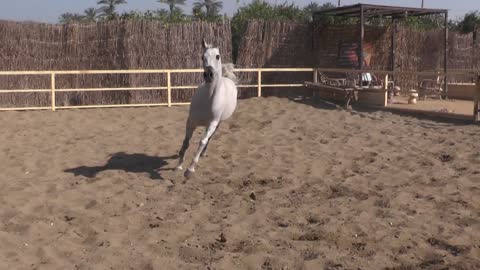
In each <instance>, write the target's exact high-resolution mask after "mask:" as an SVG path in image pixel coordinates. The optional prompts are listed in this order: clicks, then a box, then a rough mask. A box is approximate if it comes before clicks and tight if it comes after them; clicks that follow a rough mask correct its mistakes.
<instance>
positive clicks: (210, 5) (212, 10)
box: [193, 0, 223, 17]
mask: <svg viewBox="0 0 480 270" xmlns="http://www.w3.org/2000/svg"><path fill="white" fill-rule="evenodd" d="M222 8H223V3H222V1H218V0H198V1H196V2H194V3H193V11H194V12H197V13H200V11H203V9H205V13H204V14H205V16H206V17H218V16H220V11H221V10H222ZM194 15H195V13H194Z"/></svg>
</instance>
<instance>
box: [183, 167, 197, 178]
mask: <svg viewBox="0 0 480 270" xmlns="http://www.w3.org/2000/svg"><path fill="white" fill-rule="evenodd" d="M194 174H195V172H194V171H191V170H190V169H187V170H186V171H185V173H184V174H183V176H185V178H187V179H190V178H192V176H193V175H194Z"/></svg>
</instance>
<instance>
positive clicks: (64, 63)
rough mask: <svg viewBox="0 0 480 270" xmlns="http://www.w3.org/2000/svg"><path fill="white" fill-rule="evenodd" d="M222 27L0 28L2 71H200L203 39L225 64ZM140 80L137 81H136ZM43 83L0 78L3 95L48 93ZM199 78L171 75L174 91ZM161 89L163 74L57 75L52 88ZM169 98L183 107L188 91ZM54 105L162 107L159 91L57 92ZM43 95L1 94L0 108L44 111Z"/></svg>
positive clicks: (227, 45) (226, 32) (226, 29)
mask: <svg viewBox="0 0 480 270" xmlns="http://www.w3.org/2000/svg"><path fill="white" fill-rule="evenodd" d="M230 29H231V27H230V24H229V22H221V23H204V22H195V23H191V24H169V25H163V24H162V23H160V22H147V21H111V22H100V23H92V24H66V25H49V24H37V23H16V22H0V34H1V35H2V37H4V38H3V39H2V40H0V64H1V68H0V69H1V70H85V69H145V68H154V69H164V68H200V67H201V61H200V55H201V52H202V50H201V40H202V37H203V36H205V37H206V38H208V39H210V41H211V42H212V43H214V44H215V45H217V44H218V45H219V47H220V50H221V52H222V56H223V58H224V61H231V54H232V46H231V30H230ZM141 76H144V77H141ZM49 79H50V78H49V76H43V77H37V76H31V77H27V76H22V77H13V76H9V77H0V88H2V89H29V88H33V89H35V88H37V89H38V88H46V89H48V88H50V80H49ZM200 81H201V77H200V75H198V74H197V75H192V74H181V75H173V76H172V83H173V85H176V84H177V85H179V84H193V85H196V84H198V83H199V82H200ZM131 86H166V76H165V75H158V74H155V75H128V74H105V75H61V76H58V78H57V88H64V89H65V88H66V89H71V88H97V87H131ZM183 91H184V90H181V91H180V90H179V91H174V98H176V99H177V101H188V100H189V99H190V97H191V94H192V91H190V92H183ZM56 102H57V105H86V104H123V103H137V102H141V103H157V102H166V91H165V90H163V91H153V92H149V91H107V92H67V93H58V94H57V98H56ZM49 104H50V101H49V94H48V93H45V94H20V93H17V94H2V95H0V106H3V107H17V106H48V105H49Z"/></svg>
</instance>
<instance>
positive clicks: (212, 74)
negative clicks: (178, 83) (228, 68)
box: [202, 39, 222, 83]
mask: <svg viewBox="0 0 480 270" xmlns="http://www.w3.org/2000/svg"><path fill="white" fill-rule="evenodd" d="M202 46H203V50H204V52H203V55H202V62H203V70H204V72H203V78H204V79H205V81H206V82H207V83H211V82H213V81H214V80H215V79H218V78H221V77H222V59H221V57H220V51H219V50H218V48H213V46H212V45H211V44H208V43H207V42H206V41H205V39H204V40H203V41H202Z"/></svg>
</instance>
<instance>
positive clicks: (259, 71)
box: [0, 68, 480, 120]
mask: <svg viewBox="0 0 480 270" xmlns="http://www.w3.org/2000/svg"><path fill="white" fill-rule="evenodd" d="M234 71H235V72H237V73H242V72H256V73H257V83H256V84H247V85H239V86H238V87H240V88H257V96H259V97H260V96H262V89H263V88H272V87H277V88H281V87H303V86H304V84H303V83H301V84H263V83H262V75H263V73H267V72H312V75H313V76H312V79H313V81H316V80H317V78H318V77H317V75H318V72H334V73H335V72H338V73H353V74H360V73H366V72H370V73H375V74H379V75H384V76H385V82H387V81H388V76H389V75H420V76H424V75H426V76H435V75H436V76H445V75H449V76H450V75H466V74H475V75H477V76H478V74H480V70H473V69H462V70H449V71H448V73H447V74H445V73H443V71H439V70H433V71H422V72H418V71H394V72H392V71H385V70H368V69H363V70H352V69H336V68H240V69H235V70H234ZM201 72H203V70H202V69H152V70H71V71H0V76H16V75H45V76H50V89H9V90H0V94H1V93H42V92H43V93H45V92H50V98H51V106H48V107H18V108H0V111H14V110H52V111H55V110H56V109H73V108H114V107H146V106H168V107H171V106H177V105H188V104H190V103H189V102H172V90H173V89H195V88H197V86H180V85H177V86H173V85H172V82H171V75H172V74H175V73H201ZM85 74H166V75H167V85H166V86H155V87H117V88H71V89H61V88H57V87H56V85H55V81H56V78H57V76H59V75H85ZM478 89H480V86H479V88H478ZM139 90H167V102H166V103H146V104H110V105H81V106H57V105H56V104H55V94H56V93H59V92H93V91H139ZM478 91H480V90H478ZM479 96H480V94H477V98H476V99H475V108H476V109H475V112H474V113H475V115H476V116H475V117H477V118H479V119H478V120H480V105H479V101H478V100H479V99H480V97H479Z"/></svg>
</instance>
